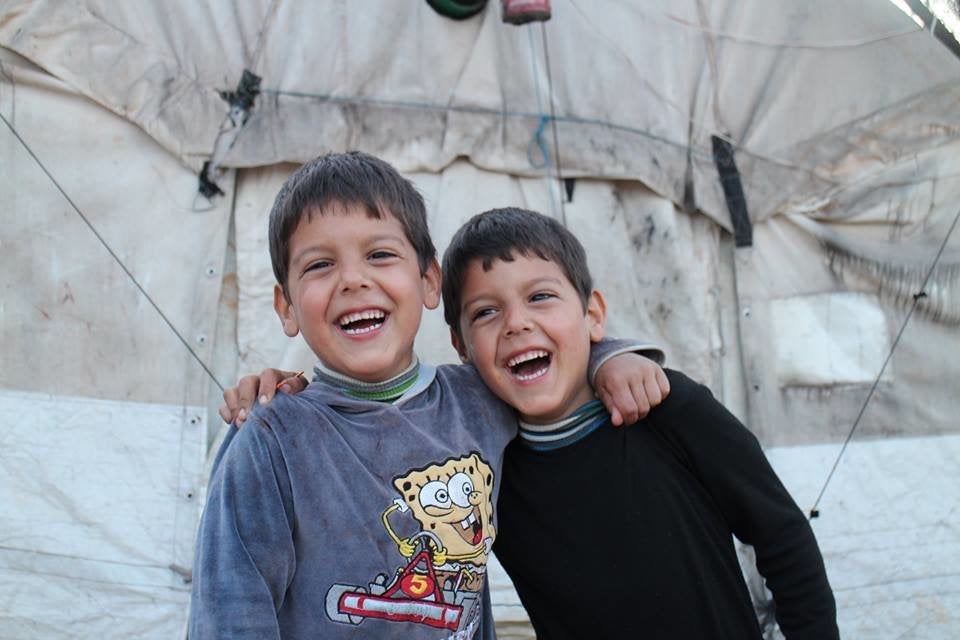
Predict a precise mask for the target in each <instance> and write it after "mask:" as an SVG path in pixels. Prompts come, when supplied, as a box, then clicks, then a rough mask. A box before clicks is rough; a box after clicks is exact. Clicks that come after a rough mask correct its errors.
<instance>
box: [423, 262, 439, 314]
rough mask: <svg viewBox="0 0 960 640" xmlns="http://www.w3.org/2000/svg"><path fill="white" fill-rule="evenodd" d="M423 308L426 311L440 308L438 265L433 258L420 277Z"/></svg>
mask: <svg viewBox="0 0 960 640" xmlns="http://www.w3.org/2000/svg"><path fill="white" fill-rule="evenodd" d="M421 279H422V282H423V306H425V307H426V308H427V309H436V308H437V307H438V306H440V263H439V262H437V259H436V258H434V259H433V260H431V261H430V264H429V265H427V270H426V271H425V272H424V274H423V276H422V278H421Z"/></svg>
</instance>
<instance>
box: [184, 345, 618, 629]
mask: <svg viewBox="0 0 960 640" xmlns="http://www.w3.org/2000/svg"><path fill="white" fill-rule="evenodd" d="M622 346H623V344H622V343H621V344H619V345H618V343H617V342H616V341H605V342H604V343H602V346H600V347H598V348H595V349H594V352H593V363H594V368H596V366H597V365H598V364H599V363H600V362H602V361H603V360H605V359H606V358H609V357H610V356H611V355H613V354H614V353H618V352H620V351H622V350H623V349H621V348H618V347H622ZM420 367H421V369H420V374H419V378H418V381H417V384H416V385H415V386H414V387H413V388H411V389H410V390H409V391H408V392H407V393H405V394H404V396H403V397H402V398H401V399H400V400H398V401H396V402H394V403H393V404H384V403H380V402H376V401H370V400H359V399H355V398H352V397H349V396H347V395H345V394H344V393H342V392H341V391H340V390H338V389H336V388H334V387H331V386H328V385H326V384H324V383H320V382H314V383H312V384H310V385H309V386H308V387H307V389H306V390H305V391H303V392H302V393H299V394H297V395H295V396H291V395H285V394H280V395H278V396H277V397H276V398H275V399H274V400H273V402H272V403H271V404H270V405H268V406H265V407H258V408H256V409H255V410H254V412H253V413H252V414H251V416H250V418H249V419H248V420H247V422H246V423H245V424H244V426H243V428H242V429H239V430H232V432H231V434H230V436H229V440H228V441H227V442H224V444H223V446H222V447H221V450H220V452H219V453H218V461H217V464H216V466H215V469H214V472H213V476H212V478H211V481H210V486H209V489H208V496H207V506H206V509H205V511H204V515H203V518H202V521H201V524H200V532H199V536H198V541H197V551H196V559H195V563H194V582H193V594H192V600H191V619H190V629H189V637H190V639H191V640H202V639H204V638H311V639H316V638H394V637H395V638H413V639H416V638H425V639H426V638H429V639H435V638H464V639H466V638H483V639H485V640H486V639H493V638H494V637H495V634H494V626H493V619H492V616H491V611H490V601H489V592H488V586H487V582H486V579H485V578H486V563H487V558H488V555H489V553H490V548H491V546H492V545H493V541H494V540H495V538H496V520H495V516H494V505H495V504H496V500H497V494H498V493H499V490H500V469H501V463H502V460H503V451H504V448H505V446H506V445H507V443H508V442H509V441H510V440H511V439H512V438H513V437H514V436H515V435H516V433H517V422H516V415H515V414H514V412H513V410H512V409H511V408H510V407H508V406H507V405H505V404H504V403H502V402H501V401H500V400H499V399H498V398H497V397H496V396H494V395H493V394H492V393H491V392H490V391H489V390H488V389H487V388H486V386H484V384H483V383H482V381H481V380H480V377H479V376H478V375H477V373H476V370H475V369H474V368H473V367H471V366H441V367H439V368H434V367H431V366H428V365H420Z"/></svg>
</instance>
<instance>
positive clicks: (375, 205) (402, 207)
mask: <svg viewBox="0 0 960 640" xmlns="http://www.w3.org/2000/svg"><path fill="white" fill-rule="evenodd" d="M335 205H348V206H349V205H359V206H362V207H363V208H364V209H366V212H367V215H368V216H370V217H371V218H382V217H383V216H384V215H393V216H394V217H395V218H396V219H397V220H399V221H400V224H401V225H402V226H403V231H404V233H405V234H406V236H407V240H409V241H410V244H412V245H413V248H414V249H415V250H416V252H417V260H418V262H419V264H420V273H421V274H423V273H426V272H427V268H428V267H429V266H430V262H431V261H432V260H434V259H435V258H436V257H437V250H436V248H434V246H433V241H432V240H431V239H430V230H429V229H428V228H427V211H426V207H425V206H424V204H423V197H422V196H421V195H420V193H419V192H418V191H417V189H416V187H414V186H413V184H412V183H411V182H410V181H409V180H407V179H406V178H404V177H403V176H401V175H400V173H399V172H398V171H397V170H396V169H394V168H393V167H392V166H391V165H390V164H389V163H388V162H385V161H383V160H381V159H380V158H377V157H374V156H372V155H370V154H368V153H363V152H361V151H350V152H347V153H329V154H326V155H323V156H320V157H319V158H315V159H313V160H311V161H310V162H307V163H306V164H304V165H303V166H302V167H300V168H299V169H297V170H296V171H295V172H294V173H293V175H291V176H290V177H289V178H287V180H286V182H284V183H283V186H282V187H280V191H279V192H278V193H277V197H276V199H275V200H274V202H273V209H272V210H271V211H270V231H269V234H270V260H271V262H272V263H273V275H274V276H275V277H276V278H277V283H278V284H279V285H280V287H281V288H282V289H283V294H284V295H285V296H287V298H288V299H289V292H288V289H287V278H288V276H289V274H288V273H287V271H288V269H289V266H290V265H289V260H290V255H289V253H290V237H291V236H292V235H293V234H294V232H295V231H296V230H297V225H299V224H300V220H302V219H303V218H304V217H307V218H309V217H310V216H311V215H313V213H314V212H316V213H318V214H319V215H323V213H324V210H326V209H327V208H329V207H330V206H335Z"/></svg>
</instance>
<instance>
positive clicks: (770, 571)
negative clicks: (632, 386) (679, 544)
mask: <svg viewBox="0 0 960 640" xmlns="http://www.w3.org/2000/svg"><path fill="white" fill-rule="evenodd" d="M668 377H669V379H670V384H671V388H672V389H674V394H677V391H680V393H679V394H677V397H676V398H675V400H676V401H679V402H676V403H675V405H674V406H675V407H676V406H677V405H679V411H678V412H677V415H676V416H675V417H676V418H678V419H677V420H674V421H673V425H674V426H676V428H677V431H678V433H677V434H676V435H677V436H678V437H680V438H681V439H682V440H683V449H684V450H685V451H686V452H687V454H688V455H689V456H690V463H691V464H692V465H693V466H694V468H695V472H696V473H697V475H698V476H699V477H700V479H701V481H702V482H703V485H704V487H705V488H706V490H707V491H708V492H709V493H710V495H711V496H712V497H713V499H714V501H715V503H716V504H717V506H718V507H719V509H720V511H721V512H722V515H723V517H724V518H725V520H726V521H727V523H728V524H729V526H730V528H731V530H732V531H733V533H734V535H736V536H737V538H739V539H740V540H741V541H743V542H745V543H747V544H750V545H753V547H754V549H755V551H756V554H757V568H758V570H759V571H760V573H761V575H763V577H764V578H765V579H766V582H767V587H768V588H769V589H770V591H771V592H772V593H773V599H774V602H775V604H776V617H777V622H778V623H779V625H780V630H781V631H782V632H783V633H784V635H785V637H786V638H787V639H788V640H808V639H809V640H815V639H816V640H830V639H832V638H839V631H838V629H837V623H836V617H837V612H836V603H835V601H834V597H833V592H832V590H831V588H830V584H829V582H828V580H827V574H826V570H825V568H824V565H823V557H822V556H821V554H820V549H819V547H818V546H817V541H816V538H815V537H814V534H813V530H812V529H811V528H810V524H809V523H808V522H807V519H806V517H805V516H804V514H803V512H802V511H801V510H800V508H799V507H797V505H796V503H795V502H794V501H793V498H791V497H790V494H789V493H788V492H787V490H786V488H785V487H784V486H783V483H781V482H780V479H779V478H778V477H777V474H776V472H775V471H774V470H773V468H772V467H771V466H770V463H769V462H768V461H767V458H766V456H765V455H764V453H763V450H762V449H761V447H760V443H759V442H758V441H757V439H756V438H755V437H754V436H753V434H752V433H750V431H749V430H748V429H747V428H746V427H745V426H744V425H743V424H742V423H741V422H740V421H739V420H737V418H736V417H735V416H733V414H731V413H730V412H729V411H727V409H726V408H725V407H724V406H723V405H722V404H720V403H719V402H718V401H717V400H716V399H715V398H714V397H713V395H712V394H711V393H710V391H709V390H708V389H707V388H706V387H704V386H702V385H699V384H696V383H694V382H693V381H691V380H689V379H688V378H686V377H685V376H683V377H681V376H679V375H678V374H677V373H676V372H668Z"/></svg>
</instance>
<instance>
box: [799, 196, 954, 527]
mask: <svg viewBox="0 0 960 640" xmlns="http://www.w3.org/2000/svg"><path fill="white" fill-rule="evenodd" d="M958 220H960V209H958V210H957V215H955V216H954V217H953V222H952V223H950V228H949V229H948V230H947V233H946V235H945V236H944V237H943V242H941V243H940V249H939V250H938V251H937V255H936V256H934V258H933V263H931V265H930V269H929V270H928V271H927V275H926V277H925V278H924V279H923V284H921V285H920V291H918V292H917V293H915V294H914V296H913V304H911V305H910V310H909V311H907V315H906V317H905V318H904V319H903V323H902V324H901V325H900V330H899V331H897V337H896V338H894V340H893V344H891V345H890V351H889V352H888V353H887V357H886V359H885V360H884V361H883V365H882V366H881V367H880V371H879V372H877V377H876V378H875V379H874V381H873V384H872V385H871V386H870V391H869V392H868V393H867V397H866V398H865V399H864V401H863V405H862V406H861V407H860V412H859V413H858V414H857V417H856V419H854V421H853V426H852V427H850V432H849V433H847V438H846V440H844V441H843V446H842V447H840V452H839V453H838V454H837V458H836V460H834V461H833V467H831V468H830V473H828V474H827V479H826V480H825V481H824V483H823V487H822V488H821V489H820V494H819V495H818V496H817V499H816V500H815V501H814V503H813V506H812V507H811V508H810V512H809V514H808V515H809V518H810V519H813V518H816V517H818V515H819V512H818V511H817V507H818V506H819V505H820V499H821V498H823V494H824V493H826V491H827V487H828V486H829V485H830V481H831V480H832V479H833V474H834V473H835V472H836V470H837V467H838V466H839V465H840V460H841V459H842V458H843V454H844V453H846V451H847V445H849V444H850V440H851V439H853V434H854V433H855V432H856V431H857V427H859V426H860V420H861V418H863V414H864V413H865V412H866V410H867V406H868V405H869V404H870V400H871V399H873V394H874V392H875V391H876V390H877V386H878V385H879V384H880V379H881V378H882V377H883V372H884V371H886V370H887V365H888V364H890V360H891V358H893V354H894V352H895V351H896V350H897V345H899V344H900V338H902V337H903V332H904V330H905V329H906V328H907V324H909V322H910V318H911V317H913V312H914V311H916V309H917V305H919V303H920V300H921V299H923V298H925V297H926V295H927V293H926V291H927V284H928V283H929V282H930V278H931V277H933V272H934V270H935V269H936V267H937V263H938V262H940V257H941V256H942V255H943V252H944V250H945V249H946V247H947V242H948V241H949V240H950V236H951V235H953V230H954V229H956V227H957V221H958Z"/></svg>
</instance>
